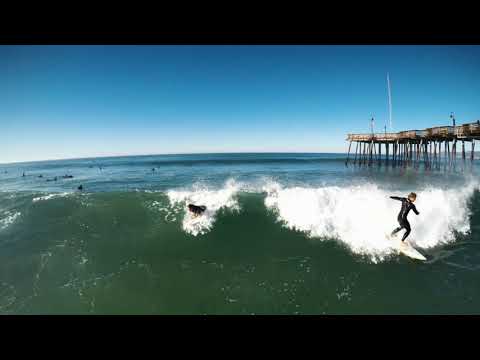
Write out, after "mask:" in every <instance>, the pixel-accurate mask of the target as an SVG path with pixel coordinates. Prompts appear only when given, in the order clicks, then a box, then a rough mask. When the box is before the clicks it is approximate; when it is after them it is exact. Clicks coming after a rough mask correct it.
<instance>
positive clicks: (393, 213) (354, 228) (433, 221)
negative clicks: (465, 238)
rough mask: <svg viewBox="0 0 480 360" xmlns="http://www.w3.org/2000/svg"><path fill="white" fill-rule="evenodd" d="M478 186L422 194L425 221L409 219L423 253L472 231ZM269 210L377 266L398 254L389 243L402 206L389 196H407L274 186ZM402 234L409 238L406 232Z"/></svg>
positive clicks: (370, 188)
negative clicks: (473, 197) (471, 200)
mask: <svg viewBox="0 0 480 360" xmlns="http://www.w3.org/2000/svg"><path fill="white" fill-rule="evenodd" d="M475 188H478V184H474V183H471V184H470V185H468V186H466V187H464V188H462V189H460V190H458V189H455V190H442V189H435V188H426V189H424V190H421V191H417V195H418V196H417V201H416V202H415V204H416V207H417V209H418V211H419V212H420V215H419V216H416V215H415V214H414V213H413V212H411V215H410V216H409V222H410V224H411V227H412V232H411V234H410V236H409V238H408V239H409V241H410V243H412V244H413V245H415V246H416V247H419V248H424V249H426V248H431V247H434V246H437V245H440V244H445V243H448V242H451V241H453V240H454V234H453V230H456V231H458V232H462V233H466V232H468V231H469V230H470V225H469V217H468V215H469V210H468V204H467V202H468V198H469V197H470V196H471V195H472V193H473V190H474V189H475ZM264 190H265V191H266V192H267V196H266V198H265V205H266V206H267V208H270V209H274V210H275V211H276V212H277V213H278V220H279V221H281V222H282V223H283V224H284V225H285V226H286V227H288V228H290V229H294V230H299V231H302V232H305V233H307V234H308V236H310V237H318V238H321V239H331V238H335V239H338V240H339V241H341V242H343V243H344V244H345V245H347V246H348V247H349V248H350V249H351V250H352V252H354V253H357V254H363V255H368V256H369V257H370V258H371V259H372V261H374V262H377V261H379V260H383V259H384V258H385V257H386V256H389V255H391V254H394V253H396V250H395V248H394V244H392V241H391V240H388V239H387V238H386V236H385V235H386V234H389V233H390V232H391V231H392V230H393V229H395V228H396V227H397V226H398V223H397V215H398V212H399V210H400V202H399V201H396V200H392V199H390V198H389V196H405V194H399V193H391V192H390V191H387V190H384V189H380V188H379V187H378V186H377V185H373V184H365V185H361V186H351V187H336V186H330V187H321V188H302V187H292V188H283V187H281V186H280V185H278V184H275V183H271V184H268V185H267V186H265V187H264ZM400 234H403V230H402V232H401V233H400Z"/></svg>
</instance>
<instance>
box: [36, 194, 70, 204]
mask: <svg viewBox="0 0 480 360" xmlns="http://www.w3.org/2000/svg"><path fill="white" fill-rule="evenodd" d="M69 194H71V193H70V192H64V193H54V194H48V195H44V196H39V197H36V198H33V199H32V202H37V201H43V200H49V199H53V198H56V197H64V196H67V195H69Z"/></svg>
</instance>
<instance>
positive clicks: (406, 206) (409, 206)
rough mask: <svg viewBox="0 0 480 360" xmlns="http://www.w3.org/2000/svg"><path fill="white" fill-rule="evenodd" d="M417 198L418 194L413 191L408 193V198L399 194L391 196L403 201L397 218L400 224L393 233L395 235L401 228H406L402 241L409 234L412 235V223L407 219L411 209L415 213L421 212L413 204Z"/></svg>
mask: <svg viewBox="0 0 480 360" xmlns="http://www.w3.org/2000/svg"><path fill="white" fill-rule="evenodd" d="M416 198H417V194H415V193H413V192H412V193H410V194H408V197H406V198H404V197H398V196H390V199H393V200H399V201H401V202H402V208H401V209H400V212H399V213H398V217H397V220H398V223H399V224H400V226H399V227H398V228H396V229H395V230H393V231H392V234H391V235H392V236H393V235H395V234H396V233H397V232H399V231H400V230H402V229H405V230H406V231H405V234H403V237H402V242H403V241H405V239H406V238H407V236H408V235H410V232H411V230H412V229H411V227H410V223H409V222H408V220H407V216H408V213H409V212H410V210H413V212H414V213H415V214H417V215H419V214H420V213H419V212H418V211H417V208H416V207H415V205H414V204H413V203H414V202H415V200H416Z"/></svg>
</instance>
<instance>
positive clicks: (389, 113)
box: [387, 72, 393, 132]
mask: <svg viewBox="0 0 480 360" xmlns="http://www.w3.org/2000/svg"><path fill="white" fill-rule="evenodd" d="M387 85H388V115H389V119H390V132H391V131H392V129H393V128H392V94H391V92H390V76H389V75H388V72H387Z"/></svg>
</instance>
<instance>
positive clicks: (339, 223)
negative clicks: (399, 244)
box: [0, 154, 480, 314]
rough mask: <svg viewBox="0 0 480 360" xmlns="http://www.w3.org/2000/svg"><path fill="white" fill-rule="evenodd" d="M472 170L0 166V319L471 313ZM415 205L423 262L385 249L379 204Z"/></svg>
mask: <svg viewBox="0 0 480 360" xmlns="http://www.w3.org/2000/svg"><path fill="white" fill-rule="evenodd" d="M152 169H154V171H152ZM478 170H479V169H478V165H477V164H476V163H474V164H471V163H470V162H467V163H466V164H462V162H461V161H460V162H459V163H458V164H457V168H456V169H454V170H453V169H452V170H449V169H446V170H444V169H443V168H442V169H441V170H434V171H432V170H425V169H423V167H422V166H420V168H419V169H415V168H404V167H396V168H391V167H385V166H378V165H376V164H375V165H373V166H371V167H363V168H359V167H354V166H348V167H346V166H345V154H203V155H162V156H131V157H114V158H96V159H77V160H61V161H44V162H32V163H17V164H4V165H0V313H1V314H479V313H480V282H479V279H480V235H479V230H480V195H479V191H478V189H479V181H478ZM24 172H25V176H22V174H23V173H24ZM67 174H68V175H72V176H73V178H62V176H63V175H67ZM40 175H42V176H43V177H39V176H40ZM55 176H57V181H47V180H50V179H53V178H54V177H55ZM79 185H83V188H84V190H83V191H78V190H77V187H78V186H79ZM411 191H414V192H416V193H417V194H418V198H417V201H416V206H417V209H418V210H419V212H420V215H418V216H416V215H415V214H413V213H411V214H410V215H409V220H410V223H411V225H412V233H411V235H410V237H409V239H410V242H411V243H412V244H414V245H415V246H416V247H417V249H418V250H419V251H421V252H422V253H423V254H424V255H425V256H426V257H427V261H426V262H419V261H416V260H412V259H410V258H407V257H405V256H403V255H400V254H398V252H397V251H396V250H395V247H394V246H393V244H392V242H391V241H389V240H387V239H386V238H385V234H386V233H389V232H391V231H392V230H393V229H394V228H395V227H396V226H397V223H396V217H397V214H398V211H399V208H400V203H399V202H397V201H394V200H391V199H389V196H391V195H396V196H405V195H406V194H407V193H409V192H411ZM187 203H195V204H197V205H205V206H206V207H207V210H206V212H205V214H204V215H203V216H201V217H198V218H196V219H195V218H192V217H191V216H190V215H189V214H188V213H187V212H186V204H187Z"/></svg>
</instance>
